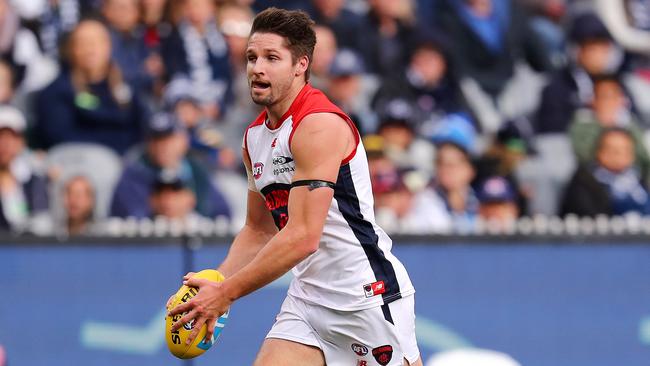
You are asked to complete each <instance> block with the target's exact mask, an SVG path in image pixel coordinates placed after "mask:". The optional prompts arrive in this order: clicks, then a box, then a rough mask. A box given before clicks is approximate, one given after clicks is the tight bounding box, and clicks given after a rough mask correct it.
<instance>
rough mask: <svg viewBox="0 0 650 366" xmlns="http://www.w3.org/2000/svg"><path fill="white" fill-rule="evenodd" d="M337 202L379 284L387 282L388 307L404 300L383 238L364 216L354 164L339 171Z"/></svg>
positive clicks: (343, 166)
mask: <svg viewBox="0 0 650 366" xmlns="http://www.w3.org/2000/svg"><path fill="white" fill-rule="evenodd" d="M334 198H335V199H336V202H337V203H338V206H339V210H340V211H341V213H342V214H343V218H345V221H347V223H348V225H349V226H350V228H351V229H352V232H353V233H354V236H355V237H356V238H357V240H359V242H360V243H361V247H362V248H363V251H364V252H365V253H366V257H368V261H370V267H371V268H372V271H373V272H374V274H375V277H376V278H377V281H384V285H385V286H386V292H384V293H383V294H382V298H383V300H384V303H385V304H388V303H390V302H392V301H395V300H397V299H399V298H401V297H402V295H401V294H400V288H399V283H398V282H397V276H396V275H395V269H394V268H393V264H392V263H391V262H390V261H389V260H388V259H386V256H385V255H384V252H383V251H382V250H381V248H379V237H378V236H377V233H375V230H374V228H373V227H372V224H371V223H370V222H368V221H367V220H365V219H364V218H363V214H362V213H361V208H360V206H359V197H358V196H357V192H356V190H355V188H354V181H353V180H352V173H351V171H350V164H345V165H342V166H341V168H340V169H339V176H338V179H337V180H336V186H335V187H334Z"/></svg>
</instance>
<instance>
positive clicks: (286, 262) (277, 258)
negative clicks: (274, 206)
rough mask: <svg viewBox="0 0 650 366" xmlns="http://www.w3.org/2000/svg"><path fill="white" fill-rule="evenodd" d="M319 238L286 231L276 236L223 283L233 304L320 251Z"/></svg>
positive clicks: (300, 231)
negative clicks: (317, 250) (316, 251)
mask: <svg viewBox="0 0 650 366" xmlns="http://www.w3.org/2000/svg"><path fill="white" fill-rule="evenodd" d="M318 239H319V238H318V237H309V235H307V233H305V232H304V231H302V230H291V228H289V227H287V228H285V230H282V231H280V232H279V233H278V234H276V235H275V236H274V237H273V238H272V239H271V240H270V241H269V242H268V243H267V244H266V245H265V246H264V247H263V248H262V249H261V250H260V251H259V252H258V253H257V255H256V256H255V258H254V259H253V260H252V261H251V262H250V263H248V264H247V265H246V266H244V267H243V268H242V269H241V270H240V271H239V272H237V273H235V274H234V275H233V276H232V277H230V278H228V280H227V281H226V282H224V286H225V287H226V292H227V293H228V294H229V297H230V298H231V299H232V300H233V301H234V300H236V299H238V298H240V297H243V296H245V295H248V294H249V293H251V292H253V291H255V290H257V289H259V288H262V287H264V286H265V285H267V284H269V283H271V282H272V281H274V280H276V279H277V278H279V277H281V276H282V275H284V274H285V273H287V272H288V271H289V270H291V269H292V268H293V267H294V266H295V265H296V264H298V263H300V262H301V261H302V260H303V259H305V258H307V257H308V256H309V255H310V254H312V253H313V252H314V251H315V250H316V249H317V248H318Z"/></svg>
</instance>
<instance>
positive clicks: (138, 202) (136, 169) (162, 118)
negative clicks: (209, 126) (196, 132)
mask: <svg viewBox="0 0 650 366" xmlns="http://www.w3.org/2000/svg"><path fill="white" fill-rule="evenodd" d="M145 145H146V146H145V151H144V152H143V153H142V154H141V155H140V156H139V157H137V159H135V160H134V161H133V162H132V163H130V164H128V165H127V166H126V168H125V169H124V172H123V173H122V177H121V178H120V181H119V182H118V184H117V187H116V188H115V193H114V195H113V202H112V203H111V215H112V216H119V217H130V216H133V217H139V218H143V217H149V216H151V215H152V211H151V207H150V206H149V198H150V196H151V189H152V187H153V185H154V182H155V181H156V179H157V178H158V177H159V176H160V175H161V174H163V173H165V174H173V175H175V176H178V177H181V178H182V179H183V180H184V181H185V182H187V185H188V186H189V187H190V188H191V190H192V192H194V195H195V196H196V208H195V209H196V212H198V213H199V214H201V215H203V216H206V217H217V216H226V217H230V209H229V207H228V204H227V203H226V201H225V199H224V197H223V195H222V194H221V193H220V192H219V191H218V190H217V189H216V187H214V186H213V185H212V183H211V181H210V177H209V176H208V174H207V173H206V172H205V170H204V169H203V168H202V167H201V166H200V165H199V164H198V163H196V162H195V161H194V160H192V159H191V158H189V157H188V156H187V151H188V147H189V137H188V134H187V131H186V129H185V128H184V127H183V125H182V123H181V122H180V121H179V120H178V119H177V118H176V117H175V116H174V115H173V114H169V113H159V114H156V115H154V116H153V117H152V118H151V120H150V121H149V125H148V127H147V139H146V144H145Z"/></svg>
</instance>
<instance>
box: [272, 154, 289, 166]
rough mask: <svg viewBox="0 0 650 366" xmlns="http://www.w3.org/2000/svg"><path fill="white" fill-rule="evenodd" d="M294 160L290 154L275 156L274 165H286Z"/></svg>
mask: <svg viewBox="0 0 650 366" xmlns="http://www.w3.org/2000/svg"><path fill="white" fill-rule="evenodd" d="M292 161H293V158H291V157H290V156H274V157H273V165H284V164H288V163H290V162H292Z"/></svg>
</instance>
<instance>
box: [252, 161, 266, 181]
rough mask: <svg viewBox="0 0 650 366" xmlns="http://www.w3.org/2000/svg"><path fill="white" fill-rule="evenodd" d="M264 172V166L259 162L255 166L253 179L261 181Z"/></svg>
mask: <svg viewBox="0 0 650 366" xmlns="http://www.w3.org/2000/svg"><path fill="white" fill-rule="evenodd" d="M263 170H264V164H262V163H260V162H259V161H258V162H257V163H255V164H253V178H255V179H260V177H261V176H262V171H263Z"/></svg>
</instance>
